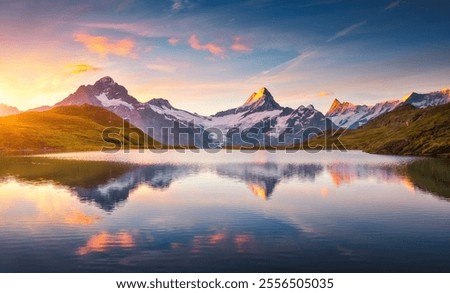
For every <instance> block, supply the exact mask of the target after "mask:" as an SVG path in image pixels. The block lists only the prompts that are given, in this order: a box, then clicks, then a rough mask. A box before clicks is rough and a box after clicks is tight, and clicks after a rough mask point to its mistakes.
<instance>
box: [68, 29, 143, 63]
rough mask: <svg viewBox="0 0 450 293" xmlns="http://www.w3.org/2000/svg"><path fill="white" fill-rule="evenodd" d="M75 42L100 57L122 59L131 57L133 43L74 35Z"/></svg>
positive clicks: (101, 37)
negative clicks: (110, 55)
mask: <svg viewBox="0 0 450 293" xmlns="http://www.w3.org/2000/svg"><path fill="white" fill-rule="evenodd" d="M74 38H75V41H77V42H79V43H82V44H83V45H85V46H86V48H87V49H88V50H89V51H91V52H94V53H97V54H99V55H101V56H106V55H108V54H113V55H118V56H122V57H133V49H134V47H135V43H134V41H132V40H130V39H122V40H117V41H114V40H111V39H109V38H108V37H105V36H94V35H89V34H82V33H78V34H75V35H74Z"/></svg>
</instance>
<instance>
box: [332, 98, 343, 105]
mask: <svg viewBox="0 0 450 293" xmlns="http://www.w3.org/2000/svg"><path fill="white" fill-rule="evenodd" d="M335 104H338V105H342V103H341V101H339V100H338V98H334V100H333V103H332V105H335Z"/></svg>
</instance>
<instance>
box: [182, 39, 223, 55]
mask: <svg viewBox="0 0 450 293" xmlns="http://www.w3.org/2000/svg"><path fill="white" fill-rule="evenodd" d="M189 45H190V46H191V48H192V49H194V50H199V51H208V52H209V53H211V55H213V56H216V57H220V58H222V59H223V58H225V55H224V53H225V48H223V47H221V46H219V45H217V44H214V43H207V44H201V43H200V40H199V38H198V36H197V35H195V34H194V35H192V36H191V37H190V38H189Z"/></svg>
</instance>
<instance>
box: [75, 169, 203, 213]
mask: <svg viewBox="0 0 450 293" xmlns="http://www.w3.org/2000/svg"><path fill="white" fill-rule="evenodd" d="M198 170H199V167H198V166H195V165H152V166H132V168H131V170H130V171H128V172H126V173H125V174H123V175H122V176H120V177H117V178H111V179H110V180H108V181H107V182H106V183H104V184H100V185H98V186H96V187H94V188H83V187H75V188H74V189H73V190H74V191H75V193H76V195H77V196H78V197H79V198H80V200H81V201H83V202H95V203H96V204H97V205H98V206H100V207H101V208H102V209H103V210H105V211H112V210H114V208H115V207H116V206H117V205H118V204H119V203H120V202H122V201H125V200H126V199H127V198H128V196H129V194H130V192H131V191H133V190H134V189H136V188H137V187H138V186H140V185H141V184H147V185H149V186H150V187H152V188H154V189H166V188H169V186H170V184H171V183H172V182H173V181H175V180H177V179H180V178H183V177H186V176H188V175H190V174H194V173H197V172H198Z"/></svg>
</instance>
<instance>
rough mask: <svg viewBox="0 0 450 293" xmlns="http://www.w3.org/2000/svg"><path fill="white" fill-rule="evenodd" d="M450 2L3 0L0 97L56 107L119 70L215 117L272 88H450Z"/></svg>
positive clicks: (352, 91)
mask: <svg viewBox="0 0 450 293" xmlns="http://www.w3.org/2000/svg"><path fill="white" fill-rule="evenodd" d="M448 11H450V2H448V1H406V0H404V1H403V0H393V1H338V0H318V1H271V0H247V1H195V0H173V1H170V0H167V1H139V0H98V1H95V2H92V1H84V0H82V1H77V2H75V1H3V0H0V40H1V43H2V47H3V48H2V50H1V51H0V103H7V104H10V105H14V106H18V107H19V108H21V109H27V108H30V107H35V106H39V105H42V104H50V105H51V104H54V103H55V102H57V101H59V100H61V99H62V98H64V97H66V96H67V95H68V94H69V93H71V92H74V91H75V90H76V88H77V87H78V86H79V85H81V84H92V83H94V82H95V81H96V80H97V79H98V78H101V77H102V76H105V75H109V76H111V77H113V78H114V79H115V80H116V81H117V82H119V83H121V84H123V85H125V86H126V87H127V88H128V89H129V91H130V93H131V94H132V95H134V96H135V97H136V98H137V99H139V100H141V101H147V100H149V99H151V98H155V97H163V98H167V99H168V100H170V101H171V103H172V104H173V105H174V106H176V107H179V108H183V109H186V110H190V111H193V112H198V113H201V114H212V113H215V112H217V111H219V110H223V109H227V108H231V107H235V106H239V105H240V104H242V103H243V102H244V101H245V99H246V98H247V97H248V96H249V95H250V94H251V93H252V92H254V91H257V90H258V89H259V88H260V87H262V86H265V87H267V88H268V89H269V90H270V91H271V92H272V94H273V95H274V96H275V98H276V99H277V101H278V102H279V103H280V104H282V105H285V106H291V107H294V108H296V107H298V106H299V105H302V104H305V105H306V104H313V105H315V106H316V108H318V109H319V110H322V111H326V110H327V109H328V107H329V105H330V104H331V102H332V101H333V99H334V98H339V99H340V100H347V101H351V102H354V103H366V104H374V103H376V102H379V101H382V100H386V99H398V98H401V97H402V96H404V95H406V94H408V93H409V92H411V91H416V92H429V91H434V90H439V89H441V88H443V87H450V79H449V76H450V18H449V17H448Z"/></svg>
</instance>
